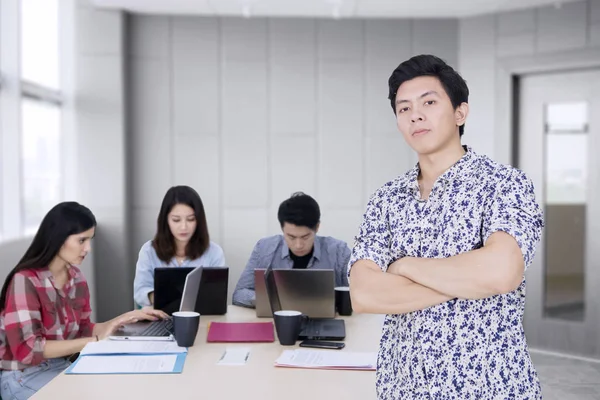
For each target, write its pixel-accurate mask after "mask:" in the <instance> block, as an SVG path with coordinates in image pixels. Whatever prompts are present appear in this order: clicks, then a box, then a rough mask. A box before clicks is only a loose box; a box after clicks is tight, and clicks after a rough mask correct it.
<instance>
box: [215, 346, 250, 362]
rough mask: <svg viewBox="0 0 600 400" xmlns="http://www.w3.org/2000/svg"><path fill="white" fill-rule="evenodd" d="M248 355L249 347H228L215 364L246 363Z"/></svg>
mask: <svg viewBox="0 0 600 400" xmlns="http://www.w3.org/2000/svg"><path fill="white" fill-rule="evenodd" d="M248 357H250V348H249V347H228V348H227V349H225V352H224V353H223V355H222V356H221V358H220V359H219V361H218V362H217V365H246V362H247V361H248Z"/></svg>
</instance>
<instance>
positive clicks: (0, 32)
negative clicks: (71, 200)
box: [0, 0, 77, 243]
mask: <svg viewBox="0 0 600 400" xmlns="http://www.w3.org/2000/svg"><path fill="white" fill-rule="evenodd" d="M58 7H59V10H58V13H59V26H58V35H59V39H58V40H59V55H58V59H59V66H58V68H59V74H60V76H59V84H60V89H58V90H57V89H54V88H50V87H46V86H44V85H41V84H38V83H35V82H30V81H27V80H24V79H22V77H21V14H20V13H21V0H2V1H0V243H1V242H4V241H10V240H16V239H19V238H22V237H24V236H31V235H26V234H25V226H24V221H25V215H24V209H25V207H24V193H25V191H24V182H23V164H22V160H21V155H22V148H21V146H22V135H23V130H22V126H21V125H22V124H21V116H22V113H21V107H22V100H23V99H25V98H27V99H29V100H34V101H40V102H43V103H49V104H52V105H54V106H58V107H59V108H60V110H61V116H60V119H61V131H60V141H61V146H60V148H61V150H62V151H63V152H64V154H73V151H74V150H75V148H74V146H75V145H74V144H72V143H71V144H70V145H69V146H67V147H65V145H66V144H67V142H73V140H72V138H73V123H72V116H73V112H72V105H71V104H69V103H70V102H68V101H66V96H65V93H69V94H70V95H72V93H73V90H72V89H73V79H74V78H73V77H72V68H69V67H71V66H72V62H73V54H74V49H75V45H74V40H75V39H74V21H73V19H74V16H75V15H74V14H75V12H76V10H77V4H76V2H75V0H61V1H59V2H58ZM67 115H68V117H67ZM15 133H16V134H15ZM60 159H61V166H60V169H61V178H60V180H61V183H60V199H59V201H62V200H64V199H65V198H66V197H67V195H70V196H72V195H73V194H74V193H73V192H72V191H68V190H67V189H66V186H67V183H69V182H71V183H72V182H73V181H74V179H73V177H71V176H69V175H68V174H67V173H68V168H69V169H74V168H73V162H74V161H73V160H70V159H68V157H65V156H64V155H61V157H60Z"/></svg>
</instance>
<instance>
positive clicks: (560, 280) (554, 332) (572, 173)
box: [518, 70, 600, 358]
mask: <svg viewBox="0 0 600 400" xmlns="http://www.w3.org/2000/svg"><path fill="white" fill-rule="evenodd" d="M520 82H521V85H520V94H519V96H520V97H519V117H518V118H519V138H518V167H519V168H521V169H522V170H524V171H525V172H526V173H527V174H528V175H529V176H530V177H531V178H532V180H533V182H534V185H535V190H536V196H537V199H538V201H539V203H540V205H541V206H542V208H543V210H544V219H545V223H546V225H545V228H544V230H543V234H542V240H541V243H540V245H539V247H538V250H537V253H536V257H535V259H534V263H533V265H532V266H531V267H530V269H529V270H528V272H527V274H526V279H527V301H526V311H525V321H524V324H525V332H526V334H527V340H528V343H529V345H530V346H531V347H533V348H540V349H545V350H550V351H556V352H561V353H569V354H575V355H583V356H587V357H594V358H600V71H598V70H590V71H579V72H569V73H556V74H544V75H527V76H524V77H522V78H521V81H520Z"/></svg>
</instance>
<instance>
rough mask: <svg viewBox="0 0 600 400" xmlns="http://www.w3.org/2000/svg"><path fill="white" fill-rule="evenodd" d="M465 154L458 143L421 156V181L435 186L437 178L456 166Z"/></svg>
mask: <svg viewBox="0 0 600 400" xmlns="http://www.w3.org/2000/svg"><path fill="white" fill-rule="evenodd" d="M464 154H465V149H464V148H463V147H462V145H461V144H460V142H458V143H457V144H456V145H455V144H454V143H453V144H452V145H451V146H448V147H446V148H445V149H442V150H440V151H438V152H436V153H432V154H424V155H420V156H419V169H420V170H421V171H420V174H419V181H421V182H424V183H426V184H429V185H433V183H434V182H435V181H436V180H437V178H439V177H440V175H442V174H443V173H444V172H446V171H447V170H448V168H450V167H451V166H452V165H454V164H456V162H457V161H458V160H460V159H461V158H462V156H463V155H464Z"/></svg>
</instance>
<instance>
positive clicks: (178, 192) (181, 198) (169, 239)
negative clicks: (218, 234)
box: [152, 186, 210, 262]
mask: <svg viewBox="0 0 600 400" xmlns="http://www.w3.org/2000/svg"><path fill="white" fill-rule="evenodd" d="M177 204H185V205H186V206H189V207H190V208H191V209H192V210H194V215H195V216H196V231H195V232H194V234H193V235H192V237H191V238H190V241H189V242H188V244H187V246H186V247H185V255H186V257H188V258H189V259H190V260H194V259H196V258H198V257H200V256H201V255H202V254H204V252H205V251H206V249H208V246H209V245H210V237H209V236H208V224H207V223H206V214H205V213H204V205H202V200H201V199H200V196H199V195H198V192H196V191H195V190H194V189H192V188H191V187H189V186H173V187H172V188H170V189H169V190H168V191H167V193H166V194H165V197H164V199H163V201H162V205H161V206H160V212H159V213H158V219H157V221H156V225H157V228H156V235H155V236H154V240H153V241H152V246H153V247H154V250H156V255H157V256H158V258H159V259H160V260H162V261H164V262H169V261H170V260H171V259H172V258H173V257H174V256H175V237H174V236H173V234H172V233H171V229H170V228H169V221H168V218H169V213H170V212H171V210H172V209H173V207H175V206H176V205H177Z"/></svg>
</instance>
